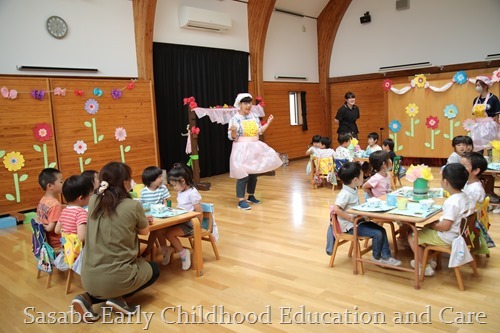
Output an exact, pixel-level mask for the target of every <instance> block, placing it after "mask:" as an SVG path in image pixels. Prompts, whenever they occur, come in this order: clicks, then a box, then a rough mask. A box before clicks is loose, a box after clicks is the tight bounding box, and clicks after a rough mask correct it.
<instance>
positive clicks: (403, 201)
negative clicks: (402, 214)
mask: <svg viewBox="0 0 500 333" xmlns="http://www.w3.org/2000/svg"><path fill="white" fill-rule="evenodd" d="M397 206H398V209H399V210H405V209H406V208H407V206H408V199H406V198H398V199H397Z"/></svg>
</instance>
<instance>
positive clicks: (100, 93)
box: [94, 88, 102, 97]
mask: <svg viewBox="0 0 500 333" xmlns="http://www.w3.org/2000/svg"><path fill="white" fill-rule="evenodd" d="M94 95H95V96H97V97H101V96H102V90H101V89H99V88H94Z"/></svg>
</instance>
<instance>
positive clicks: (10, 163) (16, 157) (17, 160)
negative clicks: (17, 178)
mask: <svg viewBox="0 0 500 333" xmlns="http://www.w3.org/2000/svg"><path fill="white" fill-rule="evenodd" d="M3 164H4V165H5V167H6V168H7V169H8V170H9V171H17V170H21V169H22V167H23V166H24V156H23V155H21V153H19V152H17V151H13V152H10V153H8V154H7V155H5V156H4V157H3Z"/></svg>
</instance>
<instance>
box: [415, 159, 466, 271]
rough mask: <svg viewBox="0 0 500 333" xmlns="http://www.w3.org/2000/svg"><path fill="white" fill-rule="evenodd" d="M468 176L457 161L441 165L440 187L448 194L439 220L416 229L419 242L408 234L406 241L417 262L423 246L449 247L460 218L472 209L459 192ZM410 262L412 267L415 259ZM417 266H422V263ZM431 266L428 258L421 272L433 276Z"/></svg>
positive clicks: (433, 263) (434, 265)
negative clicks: (416, 257)
mask: <svg viewBox="0 0 500 333" xmlns="http://www.w3.org/2000/svg"><path fill="white" fill-rule="evenodd" d="M468 178H469V172H467V169H465V167H464V166H463V165H462V164H460V163H450V164H447V165H446V166H445V167H444V168H443V171H442V180H441V186H442V187H443V189H444V190H446V191H448V192H449V193H450V197H449V198H448V199H446V201H445V202H444V204H443V215H442V216H441V218H440V219H439V221H435V222H433V223H431V224H428V225H426V226H425V227H424V228H423V229H420V230H419V231H418V244H416V242H415V236H414V235H413V234H411V235H409V236H408V243H409V244H410V247H411V249H412V251H413V252H414V253H415V251H418V252H419V258H420V261H422V257H423V254H424V247H425V246H426V245H438V246H451V243H452V242H453V240H454V239H455V238H456V237H458V235H459V234H460V222H461V220H462V218H463V217H466V216H468V215H469V214H471V213H472V212H473V211H474V206H473V205H472V203H471V200H470V198H469V196H468V195H467V194H465V193H464V192H462V189H463V188H464V186H465V183H466V182H467V179H468ZM410 265H411V266H412V267H413V268H415V261H414V260H412V261H411V262H410ZM418 265H419V268H420V269H421V267H422V262H419V263H418ZM434 268H436V262H435V261H429V264H427V266H426V267H425V270H424V275H425V276H432V275H434Z"/></svg>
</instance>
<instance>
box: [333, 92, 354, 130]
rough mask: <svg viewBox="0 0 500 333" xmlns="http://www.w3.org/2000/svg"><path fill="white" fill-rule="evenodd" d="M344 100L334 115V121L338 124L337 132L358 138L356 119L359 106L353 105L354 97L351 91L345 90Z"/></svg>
mask: <svg viewBox="0 0 500 333" xmlns="http://www.w3.org/2000/svg"><path fill="white" fill-rule="evenodd" d="M344 98H345V102H344V105H342V106H341V107H340V108H339V110H338V111H337V115H336V116H335V122H336V123H337V124H339V128H338V130H337V133H338V134H343V133H349V134H351V136H352V137H353V138H358V133H359V131H358V126H357V125H356V120H358V118H359V108H358V107H357V106H356V105H354V104H355V103H356V97H355V96H354V94H353V93H352V92H350V91H349V92H347V93H346V94H345V96H344Z"/></svg>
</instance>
